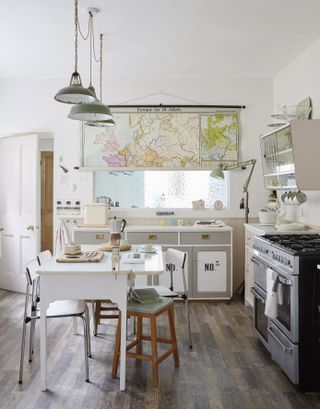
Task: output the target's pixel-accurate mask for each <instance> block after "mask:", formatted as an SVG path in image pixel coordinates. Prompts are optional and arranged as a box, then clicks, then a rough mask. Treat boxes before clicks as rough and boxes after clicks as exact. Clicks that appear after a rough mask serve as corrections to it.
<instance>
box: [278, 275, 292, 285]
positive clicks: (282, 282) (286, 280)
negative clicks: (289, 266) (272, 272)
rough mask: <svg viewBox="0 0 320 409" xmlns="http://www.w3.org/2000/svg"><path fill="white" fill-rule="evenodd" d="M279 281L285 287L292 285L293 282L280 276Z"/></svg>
mask: <svg viewBox="0 0 320 409" xmlns="http://www.w3.org/2000/svg"><path fill="white" fill-rule="evenodd" d="M278 281H279V283H281V284H284V285H292V281H291V280H288V279H287V278H284V277H282V276H281V275H280V274H279V275H278Z"/></svg>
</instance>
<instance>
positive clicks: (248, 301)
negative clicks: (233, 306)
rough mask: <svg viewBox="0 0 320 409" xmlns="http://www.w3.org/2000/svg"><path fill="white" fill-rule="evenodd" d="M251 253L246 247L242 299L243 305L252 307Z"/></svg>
mask: <svg viewBox="0 0 320 409" xmlns="http://www.w3.org/2000/svg"><path fill="white" fill-rule="evenodd" d="M252 255H253V253H252V251H251V249H250V248H248V247H246V255H245V281H244V283H245V288H244V299H245V305H246V306H248V305H250V307H253V301H254V300H253V294H252V292H251V288H252V287H253V263H252V261H251V257H252Z"/></svg>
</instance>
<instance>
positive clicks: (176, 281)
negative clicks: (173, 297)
mask: <svg viewBox="0 0 320 409" xmlns="http://www.w3.org/2000/svg"><path fill="white" fill-rule="evenodd" d="M168 248H169V247H162V250H163V257H164V261H165V260H166V250H167V249H168ZM170 248H175V249H177V250H180V251H184V252H185V253H187V258H186V263H185V267H184V273H185V277H186V285H187V290H188V292H189V294H188V295H189V297H192V291H191V289H192V280H191V277H192V273H191V267H192V248H191V247H172V246H170ZM156 282H157V283H159V285H163V286H165V287H167V288H169V287H170V282H171V280H170V265H169V264H168V263H166V262H165V271H164V273H163V274H160V275H159V276H158V277H155V283H156ZM173 289H174V291H176V292H178V293H182V292H183V291H184V286H183V278H182V271H181V268H180V267H179V266H174V270H173Z"/></svg>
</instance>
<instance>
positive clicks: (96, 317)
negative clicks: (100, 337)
mask: <svg viewBox="0 0 320 409" xmlns="http://www.w3.org/2000/svg"><path fill="white" fill-rule="evenodd" d="M92 316H93V335H94V336H96V335H97V333H98V325H100V324H101V320H103V319H119V310H118V307H117V304H114V303H113V302H112V301H111V300H92Z"/></svg>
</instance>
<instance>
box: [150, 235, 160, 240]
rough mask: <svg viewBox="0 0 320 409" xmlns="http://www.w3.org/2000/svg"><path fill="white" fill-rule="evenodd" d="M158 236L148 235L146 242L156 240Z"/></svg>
mask: <svg viewBox="0 0 320 409" xmlns="http://www.w3.org/2000/svg"><path fill="white" fill-rule="evenodd" d="M157 238H158V236H157V235H156V234H149V235H148V240H157Z"/></svg>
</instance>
